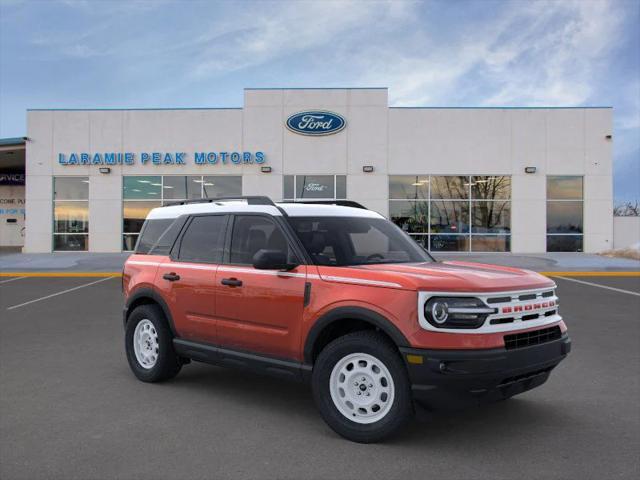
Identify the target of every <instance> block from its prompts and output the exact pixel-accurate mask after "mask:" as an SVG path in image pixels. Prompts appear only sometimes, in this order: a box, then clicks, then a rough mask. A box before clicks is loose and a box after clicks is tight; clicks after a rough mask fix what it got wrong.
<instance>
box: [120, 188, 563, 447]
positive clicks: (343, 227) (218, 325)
mask: <svg viewBox="0 0 640 480" xmlns="http://www.w3.org/2000/svg"><path fill="white" fill-rule="evenodd" d="M123 288H124V294H125V307H124V326H125V332H126V333H125V346H126V353H127V359H128V361H129V365H130V366H131V369H132V370H133V373H134V374H135V375H136V377H138V378H139V379H140V380H142V381H145V382H158V381H162V380H167V379H169V378H172V377H173V376H175V375H176V374H177V373H178V372H179V371H180V369H181V368H182V366H183V365H184V364H186V363H189V362H190V361H191V360H194V361H200V362H207V363H212V364H216V365H222V366H229V367H240V368H248V369H252V370H258V371H261V372H264V373H269V374H274V375H279V376H281V377H285V378H291V379H295V380H300V381H304V382H309V383H310V384H311V387H312V390H313V396H314V399H315V402H316V404H317V407H318V409H319V411H320V414H321V415H322V417H323V418H324V420H325V421H326V422H327V423H328V424H329V426H330V427H331V428H332V429H333V430H335V431H336V432H337V433H339V434H340V435H342V436H344V437H346V438H348V439H350V440H354V441H357V442H374V441H377V440H380V439H382V438H385V437H387V436H388V435H390V434H392V433H393V432H395V431H397V430H398V429H399V428H400V427H401V426H402V425H403V424H404V423H405V422H406V421H407V420H408V419H409V418H411V416H412V414H413V412H414V405H415V403H417V404H419V405H422V406H424V407H426V408H428V409H436V408H452V407H456V408H457V407H460V406H464V405H470V404H478V403H482V402H490V401H495V400H501V399H505V398H509V397H511V396H513V395H516V394H518V393H521V392H524V391H526V390H529V389H531V388H534V387H537V386H539V385H541V384H542V383H544V382H545V381H546V380H547V378H548V377H549V373H550V372H551V370H553V368H554V367H555V366H556V365H558V363H559V362H560V361H561V360H562V359H563V358H564V357H565V356H566V355H567V354H568V352H569V350H570V346H571V343H570V340H569V338H568V336H567V333H566V330H567V328H566V326H565V324H564V322H563V321H562V318H561V317H560V315H559V314H558V299H557V297H556V294H555V288H556V286H555V284H554V283H553V282H552V281H551V280H549V279H548V278H546V277H543V276H542V275H539V274H537V273H534V272H530V271H526V270H519V269H515V268H508V267H498V266H491V265H483V264H473V263H467V262H463V261H448V262H439V261H436V260H434V259H433V258H432V257H431V256H430V255H429V253H428V252H426V251H425V250H424V249H422V248H421V247H420V246H419V245H418V244H417V243H415V242H414V241H413V240H412V239H411V238H410V237H409V236H408V235H407V234H405V233H404V232H403V231H402V230H401V229H399V228H398V227H396V226H395V225H394V224H393V223H391V222H390V221H388V220H386V219H385V218H384V217H382V216H381V215H379V214H377V213H375V212H372V211H370V210H367V209H365V208H364V207H362V206H360V205H358V204H356V203H355V202H347V201H345V202H340V201H336V202H332V204H323V202H315V203H278V204H276V203H273V202H272V201H271V200H270V199H269V198H267V197H239V198H233V199H229V198H219V199H211V200H206V201H197V202H182V203H179V204H176V205H172V206H166V207H161V208H156V209H154V210H152V211H151V212H150V213H149V215H148V217H147V219H146V221H145V224H144V226H143V228H142V231H141V233H140V237H139V240H138V243H137V246H136V251H135V253H134V254H133V255H131V256H130V257H129V259H128V260H127V262H126V264H125V266H124V272H123Z"/></svg>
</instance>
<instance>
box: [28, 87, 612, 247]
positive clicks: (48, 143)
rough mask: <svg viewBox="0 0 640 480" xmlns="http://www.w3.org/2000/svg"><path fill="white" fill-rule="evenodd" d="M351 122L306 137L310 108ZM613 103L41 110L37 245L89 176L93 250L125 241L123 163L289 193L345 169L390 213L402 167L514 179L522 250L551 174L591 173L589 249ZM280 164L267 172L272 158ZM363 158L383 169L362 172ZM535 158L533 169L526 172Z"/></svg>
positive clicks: (313, 97)
mask: <svg viewBox="0 0 640 480" xmlns="http://www.w3.org/2000/svg"><path fill="white" fill-rule="evenodd" d="M317 110H324V111H330V112H335V113H337V114H339V115H341V116H342V117H343V118H344V119H345V120H346V127H345V128H344V129H343V130H342V131H340V132H338V133H335V134H333V135H325V136H307V135H300V134H297V133H295V132H293V131H291V130H289V129H288V128H287V127H286V121H287V119H288V118H289V117H290V116H291V115H292V114H294V113H297V112H301V111H317ZM611 134H612V109H610V108H566V109H563V108H390V107H389V106H388V95H387V90H386V89H292V90H287V89H255V90H253V89H250V90H245V94H244V107H243V108H239V109H175V110H166V109H158V110H32V111H29V112H28V133H27V135H28V139H29V140H28V141H27V153H26V175H27V181H26V203H27V208H26V238H25V247H24V250H25V251H26V252H49V251H51V250H52V248H53V242H52V237H53V233H54V232H53V229H54V226H53V225H54V218H53V212H54V208H53V204H54V199H53V179H52V177H56V176H83V177H88V179H89V193H88V205H89V210H88V211H89V213H88V217H89V218H88V223H89V233H88V250H89V251H94V252H119V251H121V249H122V233H123V232H122V230H123V225H122V208H123V206H122V202H123V176H124V175H241V176H242V193H243V194H244V195H268V196H271V197H272V198H273V199H274V200H279V199H282V198H283V196H284V192H283V176H284V175H322V174H326V175H346V197H347V198H348V199H349V200H355V201H358V202H361V203H362V204H364V205H365V206H367V207H368V208H370V209H372V210H375V211H377V212H379V213H381V214H383V215H385V216H388V215H389V181H390V176H394V175H416V176H425V175H433V176H438V175H504V176H509V177H510V179H511V194H510V197H511V198H510V201H511V219H510V230H511V243H510V244H511V251H513V252H517V253H527V252H531V253H535V252H544V251H545V250H546V248H547V246H546V235H547V195H546V182H547V176H551V175H554V176H564V175H570V176H579V177H583V200H584V203H583V249H584V251H586V252H597V251H601V250H606V249H610V248H612V246H613V217H612V199H613V192H612V141H611V137H610V135H611ZM74 152H75V153H77V154H79V153H80V152H87V153H89V155H93V154H95V153H100V152H132V153H133V154H134V155H135V156H136V160H138V159H139V157H140V155H141V154H142V152H185V154H186V155H185V159H186V160H185V164H184V165H175V164H173V165H163V164H160V165H153V164H151V163H147V164H141V163H140V162H139V161H135V163H133V164H132V165H108V166H109V167H110V169H111V172H110V173H108V174H105V173H100V171H99V168H100V167H105V165H62V164H60V154H63V155H64V156H65V157H64V158H66V159H68V157H69V155H70V154H71V153H74ZM196 152H263V154H264V157H265V161H264V163H262V164H257V163H255V162H254V163H251V164H245V163H240V164H234V163H231V162H228V163H227V164H225V165H223V164H221V163H220V162H218V163H217V164H215V165H211V164H205V165H197V164H195V163H194V154H195V153H196ZM264 166H268V167H271V172H270V173H262V172H261V167H264ZM364 166H372V167H373V172H371V173H364V172H363V167H364ZM525 167H535V168H536V171H535V173H525Z"/></svg>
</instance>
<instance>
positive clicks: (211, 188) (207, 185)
mask: <svg viewBox="0 0 640 480" xmlns="http://www.w3.org/2000/svg"><path fill="white" fill-rule="evenodd" d="M202 188H203V191H204V198H216V197H233V196H234V195H242V177H240V176H231V175H225V176H223V175H219V176H205V177H203V178H202Z"/></svg>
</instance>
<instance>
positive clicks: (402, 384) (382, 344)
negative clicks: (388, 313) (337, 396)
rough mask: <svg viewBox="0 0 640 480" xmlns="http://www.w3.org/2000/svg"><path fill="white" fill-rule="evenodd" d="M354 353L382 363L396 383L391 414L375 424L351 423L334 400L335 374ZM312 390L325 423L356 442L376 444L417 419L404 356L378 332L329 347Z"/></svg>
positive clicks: (341, 340) (315, 371)
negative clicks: (332, 380)
mask: <svg viewBox="0 0 640 480" xmlns="http://www.w3.org/2000/svg"><path fill="white" fill-rule="evenodd" d="M353 353H365V354H368V355H371V356H373V357H375V358H376V359H378V360H379V361H381V362H382V363H383V364H384V366H385V367H386V368H387V370H388V371H389V373H390V375H391V377H392V380H393V384H394V390H395V392H394V398H393V403H392V405H391V407H390V409H389V410H388V412H387V414H386V415H385V416H384V417H382V418H381V419H380V420H377V421H375V422H374V423H368V424H362V423H358V422H355V421H353V420H350V419H349V418H347V417H346V416H345V415H344V414H342V413H341V412H340V410H339V409H338V408H337V406H336V404H335V403H334V401H333V399H332V398H331V389H330V377H331V372H332V371H333V368H334V366H335V365H336V364H337V363H338V362H339V361H340V360H342V359H343V358H344V357H346V356H347V355H350V354H353ZM312 389H313V397H314V400H315V403H316V405H317V407H318V409H319V410H320V414H321V415H322V418H323V419H324V420H325V422H327V424H328V425H329V426H330V427H331V428H332V429H333V430H334V431H335V432H336V433H338V434H339V435H342V436H343V437H345V438H347V439H349V440H352V441H354V442H359V443H373V442H378V441H380V440H383V439H385V438H388V437H389V436H391V435H393V434H394V433H396V432H397V431H398V430H399V429H400V428H401V427H402V426H403V425H404V424H405V423H406V422H407V421H408V420H409V419H410V418H411V417H412V416H413V401H412V398H411V386H410V384H409V377H408V375H407V371H406V368H405V366H404V364H403V362H402V359H401V358H400V354H399V353H398V350H397V348H396V347H395V345H393V344H392V343H391V342H390V341H389V340H388V339H387V338H386V337H384V336H383V335H381V334H379V333H376V332H374V331H360V332H354V333H350V334H348V335H345V336H343V337H340V338H337V339H336V340H334V341H333V342H331V343H330V344H329V345H327V346H326V347H325V348H324V349H323V350H322V351H321V352H320V355H319V356H318V358H317V360H316V362H315V365H314V367H313V373H312Z"/></svg>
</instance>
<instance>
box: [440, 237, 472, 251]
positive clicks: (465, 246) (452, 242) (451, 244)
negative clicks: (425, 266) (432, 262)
mask: <svg viewBox="0 0 640 480" xmlns="http://www.w3.org/2000/svg"><path fill="white" fill-rule="evenodd" d="M431 250H432V251H434V252H460V251H467V250H469V235H431Z"/></svg>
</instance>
